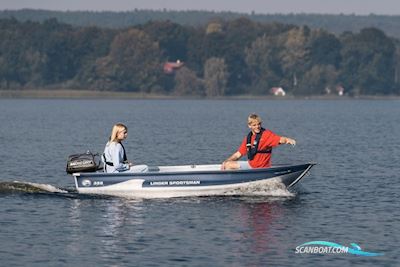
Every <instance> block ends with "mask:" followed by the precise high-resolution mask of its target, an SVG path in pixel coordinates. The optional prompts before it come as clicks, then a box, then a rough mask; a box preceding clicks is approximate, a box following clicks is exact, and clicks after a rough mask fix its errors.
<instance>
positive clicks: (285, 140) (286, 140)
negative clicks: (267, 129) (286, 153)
mask: <svg viewBox="0 0 400 267" xmlns="http://www.w3.org/2000/svg"><path fill="white" fill-rule="evenodd" d="M279 144H288V145H293V146H294V145H296V140H294V139H292V138H289V137H286V136H281V138H280V139H279Z"/></svg>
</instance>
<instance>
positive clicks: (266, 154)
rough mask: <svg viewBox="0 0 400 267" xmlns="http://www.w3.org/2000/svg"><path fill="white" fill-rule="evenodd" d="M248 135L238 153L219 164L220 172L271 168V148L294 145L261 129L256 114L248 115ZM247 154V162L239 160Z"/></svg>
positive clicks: (283, 137) (290, 140) (294, 141)
mask: <svg viewBox="0 0 400 267" xmlns="http://www.w3.org/2000/svg"><path fill="white" fill-rule="evenodd" d="M247 123H248V126H249V128H250V130H251V131H250V133H249V134H248V135H247V136H246V137H244V139H243V142H242V144H241V145H240V147H239V149H238V151H236V152H235V153H233V154H232V156H230V157H229V158H228V159H227V160H225V161H224V162H223V163H222V164H221V170H235V169H251V168H268V167H270V166H271V154H272V148H273V147H276V146H278V145H280V144H290V145H295V144H296V140H294V139H292V138H289V137H285V136H279V135H277V134H275V133H273V132H272V131H270V130H268V129H264V128H262V127H261V123H262V120H261V118H260V116H258V115H257V114H250V115H249V117H248V119H247ZM245 154H247V158H248V160H247V161H239V159H240V158H241V157H242V156H243V155H245Z"/></svg>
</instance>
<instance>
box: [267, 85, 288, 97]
mask: <svg viewBox="0 0 400 267" xmlns="http://www.w3.org/2000/svg"><path fill="white" fill-rule="evenodd" d="M270 92H271V94H273V95H276V96H285V95H286V92H285V90H283V88H282V87H272V88H271V90H270Z"/></svg>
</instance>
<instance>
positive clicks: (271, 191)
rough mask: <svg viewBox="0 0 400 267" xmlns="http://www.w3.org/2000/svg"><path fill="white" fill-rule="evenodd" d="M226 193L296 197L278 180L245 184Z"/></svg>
mask: <svg viewBox="0 0 400 267" xmlns="http://www.w3.org/2000/svg"><path fill="white" fill-rule="evenodd" d="M224 195H228V196H229V195H241V196H265V197H283V198H286V197H294V196H296V193H294V192H291V191H289V190H288V189H287V188H286V186H285V185H284V184H283V183H281V182H278V181H268V183H265V184H259V185H251V186H244V187H241V188H239V189H234V190H231V191H227V192H226V193H225V194H224Z"/></svg>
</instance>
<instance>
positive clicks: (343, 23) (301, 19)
mask: <svg viewBox="0 0 400 267" xmlns="http://www.w3.org/2000/svg"><path fill="white" fill-rule="evenodd" d="M12 17H14V18H16V19H18V20H19V21H37V22H43V21H45V20H48V19H50V18H56V19H57V20H58V21H60V22H63V23H66V24H70V25H73V26H98V27H101V28H126V27H130V26H134V25H138V24H144V23H147V22H149V21H165V20H169V21H172V22H175V23H178V24H182V25H190V26H199V25H204V24H207V23H208V22H209V21H210V20H212V19H215V18H221V19H224V20H234V19H238V18H240V17H246V18H248V19H250V20H252V21H256V22H261V23H273V22H278V23H285V24H293V25H298V26H301V25H307V26H309V27H310V28H311V29H318V28H323V29H325V30H327V31H329V32H333V33H335V34H341V33H343V32H345V31H351V32H359V31H360V30H361V29H364V28H370V27H375V28H378V29H381V30H382V31H384V32H385V33H386V34H387V35H389V36H391V37H396V38H400V27H399V26H398V25H400V16H393V15H391V16H389V15H375V14H370V15H354V14H351V15H344V14H339V15H335V14H306V13H300V14H260V13H256V12H251V13H238V12H228V11H222V12H214V11H205V10H187V11H175V10H167V9H162V10H145V9H134V10H128V11H123V12H122V11H121V12H115V11H53V10H40V9H20V10H0V19H2V18H12Z"/></svg>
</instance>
